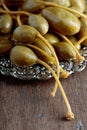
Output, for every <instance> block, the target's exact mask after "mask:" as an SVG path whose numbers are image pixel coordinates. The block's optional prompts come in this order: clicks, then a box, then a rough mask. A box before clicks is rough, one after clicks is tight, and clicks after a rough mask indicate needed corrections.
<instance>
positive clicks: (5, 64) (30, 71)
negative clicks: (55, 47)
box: [0, 47, 87, 80]
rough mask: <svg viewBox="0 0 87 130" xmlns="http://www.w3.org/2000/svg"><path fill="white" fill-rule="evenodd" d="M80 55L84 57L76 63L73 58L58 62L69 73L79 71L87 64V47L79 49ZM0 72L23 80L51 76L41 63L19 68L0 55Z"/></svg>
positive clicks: (44, 78)
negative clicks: (80, 61) (82, 60)
mask: <svg viewBox="0 0 87 130" xmlns="http://www.w3.org/2000/svg"><path fill="white" fill-rule="evenodd" d="M81 55H83V56H84V57H85V61H84V62H82V63H80V64H76V63H74V61H73V60H69V61H63V62H60V65H61V66H62V68H63V69H65V70H67V71H69V73H70V74H72V73H75V72H80V71H82V70H83V69H85V67H86V66H87V47H84V48H83V49H82V50H81ZM52 67H53V69H55V66H52ZM0 73H1V74H2V75H6V76H7V75H10V76H13V77H15V78H18V79H24V80H33V79H39V80H46V79H49V78H52V75H51V73H50V71H48V70H47V69H46V68H45V67H44V66H42V65H39V64H38V65H34V66H30V67H25V68H19V67H16V66H14V65H13V64H12V63H11V61H10V60H9V59H7V58H6V57H2V58H1V59H0Z"/></svg>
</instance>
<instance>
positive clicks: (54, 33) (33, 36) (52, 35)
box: [0, 0, 87, 120]
mask: <svg viewBox="0 0 87 130" xmlns="http://www.w3.org/2000/svg"><path fill="white" fill-rule="evenodd" d="M84 45H85V46H86V45H87V11H86V2H85V0H78V1H76V0H1V3H0V56H2V55H6V56H8V58H9V59H10V60H11V62H12V63H13V64H14V65H15V66H17V67H26V66H32V65H34V64H41V65H43V66H45V67H46V68H47V69H48V70H49V71H50V72H51V73H52V75H53V77H54V79H55V85H54V90H53V92H52V95H53V96H54V95H55V92H56V90H57V88H59V89H60V91H61V94H62V96H63V98H64V101H65V104H66V107H67V114H66V118H67V119H68V120H72V119H73V118H74V114H73V112H72V110H71V107H70V104H69V101H68V99H67V97H66V94H65V92H64V90H63V87H62V85H61V83H60V81H59V78H60V77H62V78H67V77H68V76H69V73H68V72H67V71H65V70H63V68H61V66H60V64H59V62H60V61H61V60H70V59H73V60H74V61H75V62H77V63H79V62H82V61H83V60H84V57H83V56H81V54H80V49H81V48H82V46H84ZM52 65H55V66H56V72H55V71H54V70H53V68H52Z"/></svg>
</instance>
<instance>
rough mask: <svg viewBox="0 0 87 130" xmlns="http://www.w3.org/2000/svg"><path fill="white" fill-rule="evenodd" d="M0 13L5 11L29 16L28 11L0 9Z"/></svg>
mask: <svg viewBox="0 0 87 130" xmlns="http://www.w3.org/2000/svg"><path fill="white" fill-rule="evenodd" d="M0 13H6V14H16V15H17V14H21V15H26V16H29V15H30V13H29V12H26V11H6V10H0Z"/></svg>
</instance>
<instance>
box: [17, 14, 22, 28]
mask: <svg viewBox="0 0 87 130" xmlns="http://www.w3.org/2000/svg"><path fill="white" fill-rule="evenodd" d="M17 23H18V25H19V26H22V22H21V20H20V15H19V14H18V15H17Z"/></svg>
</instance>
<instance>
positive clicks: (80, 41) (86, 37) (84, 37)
mask: <svg viewBox="0 0 87 130" xmlns="http://www.w3.org/2000/svg"><path fill="white" fill-rule="evenodd" d="M86 39H87V35H86V36H83V37H82V38H81V39H80V40H79V41H78V42H76V44H75V46H77V45H79V44H81V43H82V42H83V41H84V40H86Z"/></svg>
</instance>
